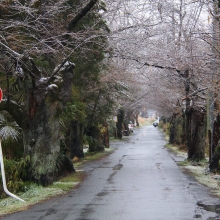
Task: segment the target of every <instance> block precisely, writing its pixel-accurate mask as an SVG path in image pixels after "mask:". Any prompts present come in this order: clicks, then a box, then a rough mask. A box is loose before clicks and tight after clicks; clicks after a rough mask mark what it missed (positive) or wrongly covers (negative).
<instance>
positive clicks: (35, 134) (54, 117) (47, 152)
mask: <svg viewBox="0 0 220 220" xmlns="http://www.w3.org/2000/svg"><path fill="white" fill-rule="evenodd" d="M58 79H62V80H57V79H56V78H55V77H54V79H53V78H48V79H46V80H45V79H43V80H42V79H41V78H40V77H35V78H32V79H30V78H28V77H27V78H26V79H25V80H24V87H25V90H26V93H25V99H26V102H25V114H24V115H25V116H24V119H23V123H22V129H23V138H24V152H25V155H29V156H30V164H29V167H28V173H29V179H33V180H35V181H36V182H38V183H40V184H42V185H48V184H51V183H52V182H53V181H54V180H56V178H57V177H58V176H59V175H62V172H66V171H73V170H74V168H73V165H72V164H71V162H70V160H69V159H68V157H66V155H65V149H61V142H60V125H59V116H60V114H61V113H62V111H63V108H64V104H65V103H66V102H67V101H68V100H69V99H70V95H71V85H72V79H73V65H72V64H70V63H68V62H67V64H66V65H65V67H64V68H63V69H62V70H60V72H59V78H58ZM55 82H56V84H55ZM62 146H63V144H62Z"/></svg>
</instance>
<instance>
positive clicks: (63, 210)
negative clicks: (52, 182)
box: [2, 126, 220, 220]
mask: <svg viewBox="0 0 220 220" xmlns="http://www.w3.org/2000/svg"><path fill="white" fill-rule="evenodd" d="M165 143H166V142H165V140H164V135H163V133H162V132H161V131H159V130H158V129H157V128H154V127H153V126H147V127H142V128H140V129H136V130H135V132H134V134H133V135H132V136H130V137H126V138H125V139H124V140H122V141H116V142H112V144H111V146H112V147H113V148H115V152H114V153H113V154H111V155H110V156H108V157H107V158H105V159H103V160H101V161H97V162H90V163H89V164H87V165H86V166H85V167H84V169H85V171H86V172H87V174H88V176H87V178H86V179H85V181H84V182H82V184H80V186H79V187H78V188H77V189H74V190H73V191H72V192H71V193H70V194H68V195H66V196H64V197H62V198H55V199H52V200H51V201H47V202H45V203H43V204H38V205H35V206H34V207H31V208H30V209H29V210H27V211H23V212H20V213H15V214H12V215H8V216H4V217H2V219H4V220H24V219H25V220H60V219H63V220H86V219H87V220H103V219H106V220H112V219H115V220H134V219H135V220H177V219H178V220H191V219H207V220H208V219H218V217H219V216H218V214H217V213H215V212H209V211H206V210H205V209H203V208H202V206H198V205H197V203H199V204H203V203H204V204H207V205H218V204H219V205H220V201H219V200H218V199H217V198H214V197H212V196H211V195H210V194H209V190H208V189H207V188H206V187H203V186H201V185H200V184H198V183H197V182H196V181H195V180H194V179H193V178H191V177H190V176H186V175H185V174H183V173H182V172H181V170H180V168H179V167H178V166H177V164H176V162H175V161H178V160H180V159H181V158H177V157H176V156H175V155H173V154H171V153H169V151H168V150H167V149H166V148H165V147H164V145H165ZM214 209H215V208H214V206H213V210H214Z"/></svg>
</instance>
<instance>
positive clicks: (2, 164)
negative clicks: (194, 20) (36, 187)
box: [0, 140, 24, 202]
mask: <svg viewBox="0 0 220 220" xmlns="http://www.w3.org/2000/svg"><path fill="white" fill-rule="evenodd" d="M0 165H1V172H2V183H3V189H4V191H5V193H6V194H7V195H9V196H11V197H13V198H15V199H18V200H20V201H21V202H24V200H23V199H21V198H19V197H18V196H16V195H14V194H12V193H11V192H9V191H8V189H7V186H6V178H5V169H4V161H3V154H2V144H1V140H0Z"/></svg>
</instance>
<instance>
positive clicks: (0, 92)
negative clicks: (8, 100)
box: [0, 89, 3, 102]
mask: <svg viewBox="0 0 220 220" xmlns="http://www.w3.org/2000/svg"><path fill="white" fill-rule="evenodd" d="M2 98H3V92H2V89H0V102H1V101H2Z"/></svg>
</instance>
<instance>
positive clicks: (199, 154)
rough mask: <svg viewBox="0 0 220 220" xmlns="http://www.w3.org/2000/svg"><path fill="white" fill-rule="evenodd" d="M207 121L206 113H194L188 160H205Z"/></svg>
mask: <svg viewBox="0 0 220 220" xmlns="http://www.w3.org/2000/svg"><path fill="white" fill-rule="evenodd" d="M205 139H206V120H205V117H204V112H200V111H193V112H192V116H191V135H190V146H189V150H188V159H190V160H202V159H204V158H205Z"/></svg>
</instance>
